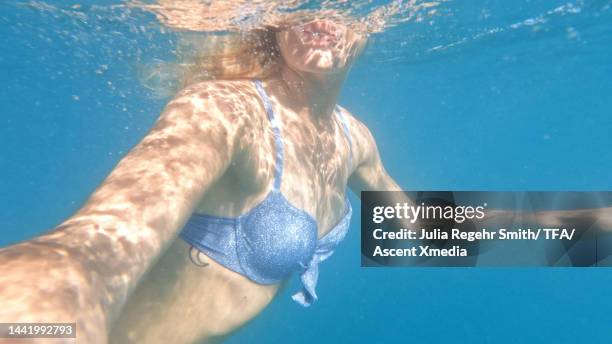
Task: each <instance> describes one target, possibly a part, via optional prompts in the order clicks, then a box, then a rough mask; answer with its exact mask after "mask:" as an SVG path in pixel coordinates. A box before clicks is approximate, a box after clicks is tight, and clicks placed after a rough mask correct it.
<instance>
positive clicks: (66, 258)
mask: <svg viewBox="0 0 612 344" xmlns="http://www.w3.org/2000/svg"><path fill="white" fill-rule="evenodd" d="M210 91H211V90H210V89H208V90H206V91H197V90H186V91H184V92H182V93H181V94H179V95H178V96H177V97H176V98H175V99H174V100H173V101H171V102H170V103H169V104H168V106H167V107H166V109H165V110H164V112H163V114H162V115H161V116H160V118H159V119H158V120H157V122H156V124H155V125H154V127H153V128H152V129H151V131H150V132H149V133H148V134H147V135H146V137H145V138H144V139H143V140H142V141H141V142H140V143H139V144H138V145H137V146H135V147H134V148H133V149H132V150H131V151H130V152H129V154H127V155H126V156H125V157H124V158H123V159H122V160H121V161H120V162H119V163H118V165H117V166H116V167H115V169H114V170H113V171H112V173H111V174H110V175H109V176H108V177H107V178H106V179H105V180H104V182H103V183H102V184H101V185H100V186H99V187H98V188H97V190H96V191H95V192H94V193H93V194H92V195H91V197H90V198H89V200H88V201H87V202H86V204H85V205H84V206H83V207H82V208H81V209H80V210H79V211H78V212H77V213H76V214H74V215H73V216H72V217H70V218H69V219H68V220H66V221H65V222H63V223H62V224H61V225H59V226H58V227H56V228H55V229H54V230H52V231H51V232H49V233H46V234H44V235H42V236H40V237H37V238H34V239H32V240H29V241H26V242H23V243H20V244H17V245H14V246H10V247H7V248H4V249H2V250H0V271H2V273H1V274H0V304H2V307H1V308H0V322H17V321H19V322H25V321H29V322H34V321H37V322H59V321H65V322H75V321H76V322H77V323H78V325H77V326H78V327H77V329H78V333H79V338H80V339H79V342H84V343H98V342H105V340H106V332H107V330H108V328H109V327H110V324H111V322H112V321H113V319H114V318H115V317H116V316H117V314H118V312H119V311H120V309H121V307H122V305H123V304H124V302H125V300H126V298H127V297H128V295H129V293H130V291H131V290H133V288H134V287H135V286H136V284H137V283H138V281H139V278H140V277H141V276H142V275H143V274H144V273H145V272H146V271H147V269H148V268H149V267H150V266H151V264H152V263H153V262H154V261H155V260H156V259H157V258H158V257H159V256H160V254H161V253H162V252H163V251H164V249H165V248H166V247H167V246H168V244H169V243H170V242H171V241H172V240H173V239H174V238H175V237H176V235H177V233H178V231H179V229H180V228H182V226H183V225H184V223H185V222H186V220H187V218H188V216H189V215H190V214H191V212H192V211H193V209H194V207H195V206H196V205H197V203H198V201H199V200H200V199H201V197H202V196H203V194H204V192H205V191H206V189H207V188H208V187H209V186H210V185H211V184H212V183H213V182H214V181H215V180H216V179H217V178H218V177H219V176H221V175H222V174H223V173H224V171H225V169H226V168H227V167H228V166H229V164H230V163H231V160H232V157H233V155H234V150H235V147H236V138H237V136H238V135H237V132H238V129H239V127H240V125H241V124H240V121H238V120H237V117H238V116H234V115H235V114H227V113H223V111H222V110H225V109H224V104H218V103H216V102H215V101H214V99H218V98H219V97H211V96H210V95H209V93H210ZM212 91H213V92H214V90H212ZM232 120H233V122H232Z"/></svg>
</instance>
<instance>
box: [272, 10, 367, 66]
mask: <svg viewBox="0 0 612 344" xmlns="http://www.w3.org/2000/svg"><path fill="white" fill-rule="evenodd" d="M276 38H277V41H278V45H279V48H280V52H281V55H282V57H283V59H284V60H285V63H286V64H287V65H288V66H289V67H290V68H291V69H293V70H295V71H298V72H308V73H317V74H332V73H341V72H344V71H346V70H348V68H349V67H350V66H351V64H352V62H353V61H354V60H355V58H356V57H357V56H358V55H359V53H360V52H361V50H362V49H363V47H364V46H365V42H366V38H365V36H362V35H359V34H357V33H355V32H354V31H351V30H350V29H349V28H347V27H346V26H344V25H342V24H337V23H334V22H332V21H330V20H325V19H316V20H311V21H308V22H305V23H302V24H295V25H291V26H289V27H287V28H285V29H284V30H282V31H280V32H278V33H277V37H276Z"/></svg>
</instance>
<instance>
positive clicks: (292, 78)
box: [280, 65, 346, 122]
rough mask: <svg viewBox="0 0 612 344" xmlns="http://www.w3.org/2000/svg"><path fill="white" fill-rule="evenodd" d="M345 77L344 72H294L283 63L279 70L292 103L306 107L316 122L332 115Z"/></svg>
mask: <svg viewBox="0 0 612 344" xmlns="http://www.w3.org/2000/svg"><path fill="white" fill-rule="evenodd" d="M345 78H346V72H341V73H334V74H315V73H305V72H296V71H295V70H293V69H291V68H290V67H289V66H287V65H283V66H282V67H281V71H280V79H281V81H282V82H283V85H284V87H285V88H286V90H287V92H288V94H289V96H290V97H291V99H292V103H293V102H295V103H294V105H295V106H297V107H299V108H306V110H307V111H308V114H309V115H310V117H311V118H312V119H313V120H316V121H317V122H321V121H326V120H328V119H330V118H331V117H332V113H333V111H334V108H335V107H336V104H337V99H338V95H339V94H340V88H341V87H342V83H343V82H344V79H345Z"/></svg>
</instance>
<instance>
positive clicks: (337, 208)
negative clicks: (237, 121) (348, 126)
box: [211, 114, 351, 236]
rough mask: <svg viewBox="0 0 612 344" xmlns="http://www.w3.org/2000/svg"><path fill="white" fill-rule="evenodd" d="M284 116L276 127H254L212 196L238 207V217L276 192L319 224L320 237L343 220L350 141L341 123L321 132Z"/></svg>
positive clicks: (235, 211) (330, 124)
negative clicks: (276, 190)
mask: <svg viewBox="0 0 612 344" xmlns="http://www.w3.org/2000/svg"><path fill="white" fill-rule="evenodd" d="M283 115H284V116H283V118H282V119H283V120H282V122H281V121H277V122H276V123H275V124H276V126H274V125H270V123H269V121H268V122H265V121H262V123H260V124H259V125H254V126H253V128H252V133H248V134H247V135H246V137H245V138H247V139H249V140H245V141H246V142H244V143H242V147H241V148H242V149H241V153H239V156H238V159H236V161H235V162H234V163H233V164H232V166H230V168H229V169H228V172H227V173H226V175H224V177H223V178H222V179H221V180H220V181H219V183H217V188H216V190H211V191H213V193H217V194H218V195H217V196H216V197H215V198H216V199H217V200H220V199H223V200H225V202H223V203H226V204H228V205H229V204H233V205H234V206H237V205H239V206H237V207H236V208H234V209H233V214H234V215H235V214H242V213H244V211H245V210H248V209H252V208H253V207H255V206H256V205H257V204H258V202H261V200H263V199H264V198H265V197H266V195H267V194H268V193H269V192H270V190H272V189H275V188H276V189H278V190H280V192H281V193H282V195H283V196H284V197H285V198H286V199H287V200H288V201H289V202H290V203H291V204H292V205H294V206H295V207H296V208H299V209H301V210H303V211H304V212H306V213H308V214H310V215H311V216H312V217H313V218H314V219H315V220H316V221H317V224H318V228H319V236H321V235H323V234H325V233H327V232H328V231H329V230H331V228H332V227H333V225H334V224H335V223H337V222H338V221H339V220H340V219H341V217H342V216H343V215H344V210H345V191H346V185H347V180H348V176H349V174H350V169H351V166H350V141H349V138H348V137H347V136H346V133H345V132H344V131H343V130H342V127H341V123H339V122H338V119H337V118H333V119H330V120H329V122H327V123H328V127H326V128H320V127H319V128H318V127H316V126H314V125H312V124H310V123H308V122H304V121H300V119H299V118H296V116H293V115H291V114H288V115H287V114H283ZM335 115H336V114H334V116H335ZM220 193H223V194H224V195H223V196H221V195H219V194H220ZM228 193H229V194H228Z"/></svg>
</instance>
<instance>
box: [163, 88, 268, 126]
mask: <svg viewBox="0 0 612 344" xmlns="http://www.w3.org/2000/svg"><path fill="white" fill-rule="evenodd" d="M257 97H258V96H257V91H256V89H255V88H254V85H253V81H251V80H210V81H203V82H199V83H196V84H193V85H189V86H187V87H185V88H184V89H182V90H181V91H179V92H178V93H177V94H176V96H175V97H174V98H173V99H172V100H171V101H170V103H169V106H172V105H173V104H177V105H178V104H188V105H189V107H190V108H192V109H193V110H196V111H198V112H206V113H208V114H209V115H212V114H217V115H218V116H220V117H224V118H225V119H229V120H232V119H238V118H242V119H244V117H245V116H247V115H249V114H252V113H253V112H254V111H253V110H254V109H255V110H256V109H258V108H259V107H261V106H260V105H259V103H258V100H257V99H258V98H257ZM255 112H256V111H255Z"/></svg>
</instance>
